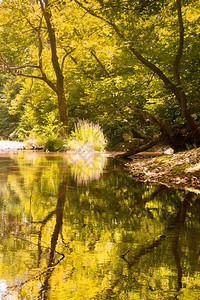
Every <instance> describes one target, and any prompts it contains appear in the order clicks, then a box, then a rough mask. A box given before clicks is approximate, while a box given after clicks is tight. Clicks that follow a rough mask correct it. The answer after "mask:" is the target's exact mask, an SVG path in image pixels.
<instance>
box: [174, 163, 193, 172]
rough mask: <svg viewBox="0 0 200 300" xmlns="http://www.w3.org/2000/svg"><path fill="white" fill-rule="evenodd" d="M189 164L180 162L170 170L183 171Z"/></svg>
mask: <svg viewBox="0 0 200 300" xmlns="http://www.w3.org/2000/svg"><path fill="white" fill-rule="evenodd" d="M188 166H189V164H187V163H185V164H181V165H175V166H173V167H172V169H171V170H172V171H184V170H185V169H187V168H188Z"/></svg>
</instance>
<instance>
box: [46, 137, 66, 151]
mask: <svg viewBox="0 0 200 300" xmlns="http://www.w3.org/2000/svg"><path fill="white" fill-rule="evenodd" d="M63 145H64V141H63V140H62V139H60V138H49V139H48V141H47V142H46V144H45V146H44V150H45V151H47V150H48V151H50V152H56V151H59V150H61V149H62V147H63Z"/></svg>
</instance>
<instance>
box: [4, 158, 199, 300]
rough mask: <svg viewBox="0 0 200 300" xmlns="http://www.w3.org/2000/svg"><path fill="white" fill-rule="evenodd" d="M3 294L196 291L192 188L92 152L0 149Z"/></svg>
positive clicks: (187, 295)
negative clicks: (139, 173) (157, 181)
mask: <svg viewBox="0 0 200 300" xmlns="http://www.w3.org/2000/svg"><path fill="white" fill-rule="evenodd" d="M0 165H1V170H2V172H1V176H0V179H1V180H0V225H1V231H0V233H1V236H0V241H1V243H0V258H1V268H0V296H1V297H2V299H59V300H60V299H61V300H62V299H199V298H198V297H199V295H200V279H199V253H200V235H199V232H200V224H199V215H200V203H199V196H198V195H196V194H193V193H191V192H186V191H183V190H175V189H169V188H167V187H166V186H159V185H152V184H150V183H147V182H146V183H141V182H136V181H134V180H133V179H132V178H130V177H129V173H128V172H127V171H124V170H123V168H121V166H120V165H119V163H118V161H116V160H115V159H113V158H106V157H104V156H100V155H93V156H89V155H85V156H81V155H74V156H73V155H67V154H57V155H56V154H51V153H49V154H44V153H36V152H19V153H18V154H10V155H8V154H7V157H6V158H5V157H4V156H3V155H2V157H0Z"/></svg>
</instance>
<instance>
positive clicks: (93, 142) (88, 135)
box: [67, 120, 107, 152]
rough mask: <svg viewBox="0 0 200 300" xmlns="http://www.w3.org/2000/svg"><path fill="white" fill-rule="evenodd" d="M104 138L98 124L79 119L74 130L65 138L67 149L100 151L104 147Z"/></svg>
mask: <svg viewBox="0 0 200 300" xmlns="http://www.w3.org/2000/svg"><path fill="white" fill-rule="evenodd" d="M106 144H107V142H106V139H105V137H104V134H103V131H102V129H101V128H100V126H99V125H98V124H97V125H94V124H93V123H89V122H88V121H83V120H79V121H78V123H77V124H76V125H75V130H74V131H73V132H72V133H71V137H70V138H68V140H67V148H68V150H71V151H75V152H95V151H98V152H102V151H104V150H105V148H106Z"/></svg>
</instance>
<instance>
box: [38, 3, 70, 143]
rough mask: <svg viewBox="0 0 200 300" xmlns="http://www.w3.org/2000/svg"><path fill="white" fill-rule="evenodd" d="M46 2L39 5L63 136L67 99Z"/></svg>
mask: <svg viewBox="0 0 200 300" xmlns="http://www.w3.org/2000/svg"><path fill="white" fill-rule="evenodd" d="M48 4H49V1H48V0H44V1H42V0H40V5H41V8H42V12H43V15H44V18H45V21H46V25H47V30H48V34H49V40H50V45H51V61H52V65H53V69H54V72H55V75H56V89H57V91H56V93H57V97H58V108H59V122H60V135H61V136H64V137H65V136H66V135H68V108H67V101H66V97H65V92H64V77H63V72H62V68H61V66H60V64H59V59H58V55H57V44H56V35H55V29H54V28H53V26H52V23H51V13H50V11H49V9H48Z"/></svg>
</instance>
